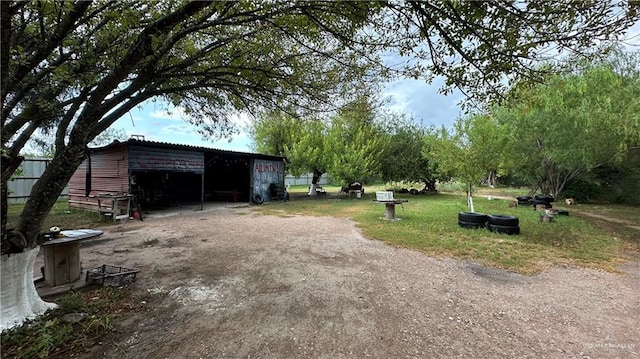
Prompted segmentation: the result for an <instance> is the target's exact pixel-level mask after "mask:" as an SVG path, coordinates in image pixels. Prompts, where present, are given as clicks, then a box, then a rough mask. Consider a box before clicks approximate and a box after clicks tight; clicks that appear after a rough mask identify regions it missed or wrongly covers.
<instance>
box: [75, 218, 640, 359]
mask: <svg viewBox="0 0 640 359" xmlns="http://www.w3.org/2000/svg"><path fill="white" fill-rule="evenodd" d="M107 230H109V231H110V232H109V233H107V234H106V235H105V238H104V239H102V240H99V241H95V242H93V243H88V245H87V246H85V247H83V248H82V249H81V259H82V261H83V267H85V268H89V267H94V266H98V265H101V264H104V263H108V264H116V265H122V266H127V267H137V268H140V269H141V273H139V276H138V280H137V282H136V283H135V284H134V288H135V292H136V294H137V295H139V296H140V300H141V302H142V301H143V302H144V306H145V308H146V310H144V311H140V312H137V313H135V314H132V315H131V316H129V317H128V318H127V319H126V320H125V322H124V323H123V327H122V328H121V336H120V340H119V342H118V343H117V345H109V346H107V345H104V346H101V347H98V348H97V349H95V350H94V351H93V352H91V353H87V357H103V356H104V357H109V358H123V357H129V358H219V357H232V358H309V357H312V358H364V357H372V358H454V357H461V358H567V357H569V358H576V357H577V358H627V357H637V356H638V353H639V352H640V339H639V336H638V333H640V320H639V318H640V301H639V300H640V294H639V293H640V266H639V263H638V260H637V259H635V260H634V261H632V262H628V263H626V264H624V265H623V266H622V267H621V268H620V269H621V271H622V273H620V274H617V273H607V272H602V271H597V270H588V269H579V268H553V269H551V270H548V271H546V272H544V273H542V274H539V275H535V276H524V275H520V274H516V273H512V272H508V271H503V270H497V269H493V268H489V267H485V266H482V265H480V264H478V263H476V262H473V261H468V260H456V259H450V258H445V257H442V258H434V257H429V256H427V255H425V254H422V253H419V252H416V251H412V250H407V249H401V248H394V247H391V246H388V245H386V244H384V243H382V242H380V241H377V240H370V239H366V238H363V237H362V235H361V234H360V231H359V230H358V229H357V227H356V226H355V223H354V222H352V221H350V220H348V219H341V218H330V217H305V216H295V217H274V216H263V215H257V214H254V213H253V212H252V211H251V209H250V208H234V209H229V208H219V209H216V210H207V211H201V212H192V213H189V214H184V215H180V216H174V217H165V218H155V219H154V218H149V219H147V220H145V221H144V222H129V223H125V224H123V225H120V226H118V227H109V228H107Z"/></svg>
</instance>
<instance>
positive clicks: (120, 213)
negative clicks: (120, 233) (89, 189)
mask: <svg viewBox="0 0 640 359" xmlns="http://www.w3.org/2000/svg"><path fill="white" fill-rule="evenodd" d="M132 198H133V195H132V194H122V195H110V194H101V195H97V196H96V199H97V200H98V212H99V213H100V215H110V216H111V217H113V221H114V222H117V221H118V220H119V219H127V218H129V212H130V211H131V199H132ZM103 202H104V203H103Z"/></svg>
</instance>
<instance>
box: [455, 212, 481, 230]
mask: <svg viewBox="0 0 640 359" xmlns="http://www.w3.org/2000/svg"><path fill="white" fill-rule="evenodd" d="M486 224H487V215H486V214H483V213H475V212H458V225H459V226H460V227H462V228H467V229H477V228H485V226H486Z"/></svg>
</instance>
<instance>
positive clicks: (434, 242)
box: [256, 191, 640, 273]
mask: <svg viewBox="0 0 640 359" xmlns="http://www.w3.org/2000/svg"><path fill="white" fill-rule="evenodd" d="M395 197H396V198H404V199H408V200H409V202H407V203H405V204H404V205H403V207H400V206H398V207H397V208H396V215H397V216H398V217H400V218H401V220H400V221H387V220H384V219H382V217H384V206H383V205H382V204H378V203H375V202H373V201H372V200H373V199H374V198H375V192H374V191H368V192H367V193H366V194H365V196H364V197H363V198H362V199H355V198H345V197H342V198H326V199H321V198H317V199H316V198H313V199H300V200H296V199H294V200H292V201H289V202H286V203H281V202H273V203H270V204H267V205H264V206H260V207H256V210H258V211H260V212H261V213H264V214H273V215H280V216H290V215H294V214H301V215H319V216H338V217H349V218H352V219H353V220H354V221H356V222H357V223H358V226H359V227H360V228H361V229H362V231H363V234H364V235H365V236H366V237H368V238H372V239H379V240H382V241H384V242H386V243H389V244H391V245H394V246H398V247H406V248H411V249H415V250H419V251H423V252H425V253H428V254H430V255H444V256H451V257H456V258H469V259H474V260H478V261H480V262H482V263H485V264H487V265H491V266H494V267H498V268H504V269H509V270H513V271H516V272H520V273H537V272H540V271H542V270H544V269H546V268H548V267H549V266H553V265H562V264H566V265H575V266H582V267H593V268H600V269H604V270H608V271H616V268H617V265H618V264H619V263H621V262H622V261H623V260H625V251H626V250H633V251H640V245H639V244H638V241H637V240H636V239H634V235H633V233H632V232H629V233H626V234H624V233H621V232H619V233H617V234H616V235H613V234H612V233H611V232H609V231H608V230H607V228H605V227H601V226H598V225H597V223H592V222H591V221H589V220H587V219H585V218H582V217H576V216H568V217H567V216H558V217H557V218H556V222H555V223H542V222H540V217H539V216H540V213H536V212H534V211H533V210H532V208H531V207H509V202H510V201H509V200H495V199H494V200H491V201H490V200H487V199H486V197H480V196H478V197H475V199H474V203H475V209H476V211H478V212H483V213H487V214H507V215H515V216H517V217H518V218H519V219H520V227H521V234H520V235H517V236H507V235H503V234H497V233H492V232H489V231H488V230H486V229H478V230H469V229H463V228H460V227H459V226H458V224H457V215H458V212H460V211H467V210H468V209H467V207H466V199H465V197H464V196H460V195H453V194H440V195H435V196H428V195H427V196H410V195H400V194H396V195H395ZM585 206H586V205H585ZM633 212H635V218H636V221H640V220H639V219H640V209H638V208H625V213H629V214H630V215H632V213H633ZM638 225H640V223H638ZM635 233H636V237H637V232H635Z"/></svg>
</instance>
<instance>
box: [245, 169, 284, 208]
mask: <svg viewBox="0 0 640 359" xmlns="http://www.w3.org/2000/svg"><path fill="white" fill-rule="evenodd" d="M252 182H253V183H252V196H255V195H256V194H259V195H261V196H262V198H263V199H264V200H265V201H271V193H270V192H269V186H270V185H271V184H272V183H275V184H276V185H279V186H284V161H270V160H259V159H254V160H253V170H252Z"/></svg>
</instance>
